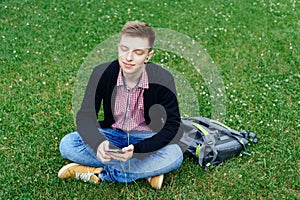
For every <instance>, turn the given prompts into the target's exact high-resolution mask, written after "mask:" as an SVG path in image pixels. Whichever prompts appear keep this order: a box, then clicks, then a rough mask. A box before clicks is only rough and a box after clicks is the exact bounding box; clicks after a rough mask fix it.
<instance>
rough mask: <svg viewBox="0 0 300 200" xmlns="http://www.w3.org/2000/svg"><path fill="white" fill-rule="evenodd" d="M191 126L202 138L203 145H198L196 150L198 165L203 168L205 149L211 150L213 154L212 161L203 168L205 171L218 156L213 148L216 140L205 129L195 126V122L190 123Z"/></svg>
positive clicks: (198, 125)
mask: <svg viewBox="0 0 300 200" xmlns="http://www.w3.org/2000/svg"><path fill="white" fill-rule="evenodd" d="M191 124H192V125H193V126H195V127H196V128H197V129H198V130H199V131H201V132H202V133H203V137H202V138H203V141H204V143H203V144H202V145H198V147H197V148H196V157H198V162H199V164H200V165H201V166H203V160H204V157H205V156H206V150H207V148H209V149H211V150H212V152H213V158H212V160H211V161H210V162H209V163H207V164H206V166H205V169H207V167H208V166H209V165H211V164H212V163H213V162H214V161H215V160H216V159H217V156H218V152H217V150H216V148H215V144H216V139H215V137H214V136H213V135H211V134H209V132H208V131H207V130H206V129H205V128H203V127H202V126H201V125H200V124H197V123H195V122H192V123H191Z"/></svg>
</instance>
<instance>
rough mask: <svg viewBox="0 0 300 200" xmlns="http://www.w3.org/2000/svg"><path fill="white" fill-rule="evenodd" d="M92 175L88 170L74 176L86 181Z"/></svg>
mask: <svg viewBox="0 0 300 200" xmlns="http://www.w3.org/2000/svg"><path fill="white" fill-rule="evenodd" d="M93 175H94V173H91V172H90V170H89V171H88V173H76V174H75V178H76V179H78V180H83V181H84V182H86V181H89V180H90V179H91V176H93Z"/></svg>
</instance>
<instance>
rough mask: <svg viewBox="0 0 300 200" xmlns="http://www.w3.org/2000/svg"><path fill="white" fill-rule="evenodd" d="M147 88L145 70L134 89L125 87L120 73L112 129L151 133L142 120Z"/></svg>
mask: <svg viewBox="0 0 300 200" xmlns="http://www.w3.org/2000/svg"><path fill="white" fill-rule="evenodd" d="M148 88H149V84H148V76H147V73H146V70H144V72H143V73H142V75H141V77H140V79H139V82H138V83H137V85H136V86H135V87H134V88H129V87H128V86H126V84H125V82H124V79H123V75H122V71H121V70H120V72H119V75H118V79H117V94H116V101H115V108H114V118H115V123H114V124H112V128H115V129H121V130H123V131H151V129H150V128H149V127H148V126H147V124H146V122H145V118H144V98H143V93H144V90H145V89H148Z"/></svg>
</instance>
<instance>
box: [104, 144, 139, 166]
mask: <svg viewBox="0 0 300 200" xmlns="http://www.w3.org/2000/svg"><path fill="white" fill-rule="evenodd" d="M133 150H134V146H133V145H132V144H131V145H129V146H128V147H124V148H122V152H123V153H112V152H106V154H108V155H109V156H110V157H111V158H113V159H115V160H120V161H123V162H126V161H127V160H129V159H131V158H132V156H133Z"/></svg>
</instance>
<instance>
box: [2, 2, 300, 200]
mask: <svg viewBox="0 0 300 200" xmlns="http://www.w3.org/2000/svg"><path fill="white" fill-rule="evenodd" d="M166 2H167V3H161V1H158V0H152V1H148V0H144V1H126V2H121V1H84V0H76V1H72V2H71V1H70V2H68V1H56V0H55V1H49V2H45V1H20V0H14V1H8V0H2V1H0V44H1V48H0V74H1V75H0V76H1V78H0V90H1V93H0V110H1V112H0V159H1V167H0V199H299V198H300V196H299V192H300V177H299V173H300V160H299V158H300V153H299V152H300V148H299V142H300V138H299V136H300V132H299V128H300V121H299V106H300V98H299V97H300V87H299V83H300V57H299V55H300V48H299V47H300V38H299V36H300V35H299V33H300V21H299V16H300V10H299V6H300V5H299V2H297V1H293V0H290V1H285V0H276V1H258V0H257V1H252V0H245V1H236V0H234V1H225V0H223V1H222V0H220V1H215V0H213V1H208V0H203V1H174V2H173V1H166ZM134 19H138V20H141V21H145V22H148V23H150V24H151V25H153V26H154V27H161V28H168V29H171V30H174V31H177V32H180V33H182V34H185V35H188V36H189V37H191V38H193V39H194V40H195V41H196V42H197V43H199V44H200V45H201V46H203V47H204V48H205V49H206V51H207V53H208V54H209V55H210V56H211V58H212V59H213V60H214V63H215V64H216V65H217V66H218V68H219V71H220V73H221V75H222V79H223V81H224V85H225V88H226V100H227V101H226V116H225V122H226V124H228V125H229V126H231V127H232V128H235V129H246V130H250V131H253V132H255V133H257V135H258V138H259V144H258V145H256V146H251V147H250V148H249V149H250V150H251V152H252V156H251V157H245V156H244V157H235V158H233V159H230V160H229V161H228V162H225V163H224V164H223V165H221V166H219V167H216V168H214V169H212V170H209V171H204V170H203V169H201V168H200V167H199V166H198V165H197V163H196V162H195V161H194V160H191V159H185V160H184V163H183V165H182V167H181V168H180V169H179V170H178V171H175V172H171V173H169V174H168V175H167V176H166V180H165V182H164V186H163V188H162V190H159V191H154V190H152V189H150V187H149V185H148V184H147V183H146V182H145V181H144V180H139V181H136V183H130V184H120V183H103V184H101V185H99V186H95V185H92V184H87V183H83V182H80V181H66V182H65V181H62V180H60V179H59V178H58V177H57V172H58V170H59V169H60V167H62V166H63V165H64V164H66V163H67V161H66V160H64V159H62V158H61V157H60V153H59V150H58V145H59V141H60V139H61V138H62V137H63V136H64V135H65V134H67V133H69V132H72V131H74V130H75V125H74V116H73V114H72V95H73V89H74V85H75V80H76V76H77V72H78V70H79V69H80V66H81V65H82V63H83V62H84V58H85V57H87V56H88V54H89V52H91V51H92V50H93V49H94V48H95V47H96V46H97V45H98V44H100V43H101V42H103V41H104V40H105V39H107V38H110V36H111V35H113V34H116V33H118V31H119V30H120V28H121V27H122V25H123V24H124V23H125V22H126V21H128V20H134ZM162 58H164V62H163V63H162V64H166V65H168V66H170V67H173V68H174V69H176V70H178V71H180V72H182V73H185V74H186V77H187V78H188V80H189V81H190V84H191V85H192V87H193V88H194V90H195V91H196V93H197V97H198V99H199V105H200V108H199V115H202V116H208V117H210V116H211V113H210V112H211V108H210V104H209V100H210V99H209V95H206V94H207V93H208V90H207V87H206V85H205V83H204V82H203V79H202V77H201V76H198V75H197V73H195V72H194V71H193V68H192V67H191V66H189V63H187V61H186V60H184V59H182V58H180V56H175V57H174V56H173V55H172V54H168V53H167V52H164V51H159V50H158V51H157V54H156V56H155V57H154V58H153V59H154V60H153V61H156V62H160V61H161V59H162Z"/></svg>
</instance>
